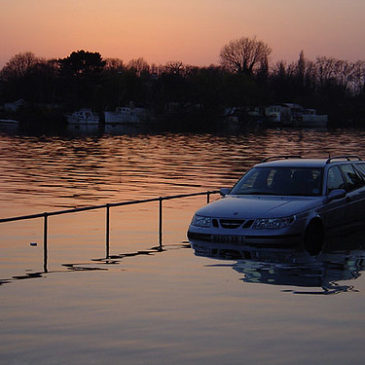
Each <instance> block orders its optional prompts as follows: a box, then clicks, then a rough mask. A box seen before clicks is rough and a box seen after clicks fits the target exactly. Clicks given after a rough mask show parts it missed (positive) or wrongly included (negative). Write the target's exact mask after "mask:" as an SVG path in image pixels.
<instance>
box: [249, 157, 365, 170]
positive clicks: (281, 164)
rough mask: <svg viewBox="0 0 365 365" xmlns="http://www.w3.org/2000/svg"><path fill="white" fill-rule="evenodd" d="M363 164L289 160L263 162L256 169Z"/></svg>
mask: <svg viewBox="0 0 365 365" xmlns="http://www.w3.org/2000/svg"><path fill="white" fill-rule="evenodd" d="M354 162H355V163H359V162H360V163H361V162H364V161H362V160H357V161H352V160H344V159H338V160H329V159H324V158H321V159H319V158H288V159H279V160H270V161H267V162H261V163H259V164H257V165H255V167H303V168H304V167H311V168H323V167H324V166H326V165H331V166H333V165H339V164H348V163H354Z"/></svg>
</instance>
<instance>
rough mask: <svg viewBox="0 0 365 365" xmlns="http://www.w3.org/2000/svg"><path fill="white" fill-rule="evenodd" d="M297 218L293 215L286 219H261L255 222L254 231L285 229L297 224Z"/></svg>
mask: <svg viewBox="0 0 365 365" xmlns="http://www.w3.org/2000/svg"><path fill="white" fill-rule="evenodd" d="M295 220H296V216H295V215H292V216H290V217H284V218H259V219H256V220H255V223H254V224H253V226H252V228H253V229H280V228H285V227H287V226H289V225H290V224H292V223H293V222H295Z"/></svg>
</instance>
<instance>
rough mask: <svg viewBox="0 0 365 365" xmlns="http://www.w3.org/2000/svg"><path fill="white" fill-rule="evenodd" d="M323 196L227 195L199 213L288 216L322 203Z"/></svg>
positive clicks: (203, 214) (236, 215) (246, 216)
mask: <svg viewBox="0 0 365 365" xmlns="http://www.w3.org/2000/svg"><path fill="white" fill-rule="evenodd" d="M321 201H322V198H321V197H284V196H283V197H282V196H264V197H263V196H238V195H232V196H229V195H228V196H226V197H225V198H223V199H220V200H217V201H215V202H213V203H210V204H208V205H207V206H205V207H203V208H201V209H199V210H198V211H197V214H199V215H202V216H206V217H215V218H229V219H234V218H245V219H254V218H274V217H287V216H290V215H292V214H298V213H300V212H303V211H306V210H308V209H311V208H313V207H315V206H318V205H320V204H321Z"/></svg>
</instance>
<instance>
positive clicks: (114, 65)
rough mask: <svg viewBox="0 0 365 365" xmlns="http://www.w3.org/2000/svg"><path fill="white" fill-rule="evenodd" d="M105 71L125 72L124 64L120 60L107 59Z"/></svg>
mask: <svg viewBox="0 0 365 365" xmlns="http://www.w3.org/2000/svg"><path fill="white" fill-rule="evenodd" d="M105 70H107V71H116V72H121V71H123V70H124V63H123V61H122V60H121V59H119V58H107V59H106V60H105Z"/></svg>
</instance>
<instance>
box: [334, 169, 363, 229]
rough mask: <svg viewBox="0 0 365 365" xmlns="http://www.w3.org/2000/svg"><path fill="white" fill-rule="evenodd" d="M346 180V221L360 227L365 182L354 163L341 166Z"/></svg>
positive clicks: (350, 225)
mask: <svg viewBox="0 0 365 365" xmlns="http://www.w3.org/2000/svg"><path fill="white" fill-rule="evenodd" d="M340 170H341V172H342V174H343V177H344V180H345V190H346V192H347V194H346V209H345V214H346V216H345V222H346V225H347V226H349V227H358V226H359V227H360V226H361V225H362V223H363V212H364V205H365V182H364V180H363V179H362V177H361V176H360V174H359V173H358V172H357V171H356V170H355V169H354V167H353V166H352V164H344V165H341V166H340Z"/></svg>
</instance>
